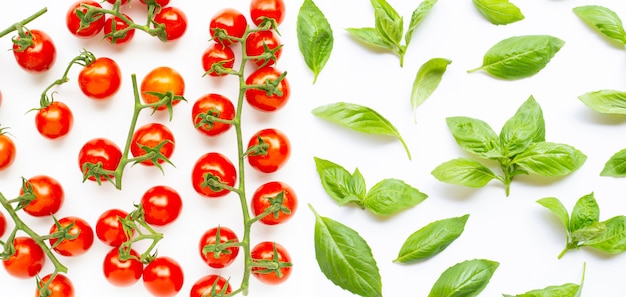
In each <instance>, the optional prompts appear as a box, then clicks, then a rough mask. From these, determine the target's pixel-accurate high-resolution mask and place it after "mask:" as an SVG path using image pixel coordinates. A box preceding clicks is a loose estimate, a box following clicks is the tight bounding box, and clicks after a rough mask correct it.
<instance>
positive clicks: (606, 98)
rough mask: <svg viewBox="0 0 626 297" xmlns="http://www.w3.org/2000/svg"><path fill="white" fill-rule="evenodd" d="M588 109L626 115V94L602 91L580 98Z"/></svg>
mask: <svg viewBox="0 0 626 297" xmlns="http://www.w3.org/2000/svg"><path fill="white" fill-rule="evenodd" d="M578 99H580V101H582V102H583V103H584V104H585V105H587V107H589V108H591V109H593V110H595V111H597V112H600V113H608V114H626V92H622V91H616V90H600V91H596V92H589V93H586V94H584V95H580V96H578Z"/></svg>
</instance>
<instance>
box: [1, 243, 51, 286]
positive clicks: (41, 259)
mask: <svg viewBox="0 0 626 297" xmlns="http://www.w3.org/2000/svg"><path fill="white" fill-rule="evenodd" d="M13 245H14V246H15V253H13V255H11V256H10V257H9V258H8V259H6V260H4V261H2V264H3V265H4V268H5V269H6V271H7V273H8V274H10V275H11V276H13V277H17V278H31V277H34V276H35V275H37V274H39V272H41V269H42V268H43V266H44V264H45V263H46V257H45V254H44V252H43V249H42V248H41V246H39V244H37V242H35V240H34V239H32V238H30V237H28V236H16V237H15V238H14V239H13Z"/></svg>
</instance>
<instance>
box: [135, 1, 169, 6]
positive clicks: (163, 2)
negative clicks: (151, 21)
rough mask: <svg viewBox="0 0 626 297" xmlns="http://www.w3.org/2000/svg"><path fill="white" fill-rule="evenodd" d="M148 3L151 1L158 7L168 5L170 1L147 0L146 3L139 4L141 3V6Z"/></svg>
mask: <svg viewBox="0 0 626 297" xmlns="http://www.w3.org/2000/svg"><path fill="white" fill-rule="evenodd" d="M150 1H153V2H154V3H156V4H157V5H160V6H166V5H168V4H169V3H170V0H148V1H146V0H141V1H139V2H141V3H143V4H147V2H150Z"/></svg>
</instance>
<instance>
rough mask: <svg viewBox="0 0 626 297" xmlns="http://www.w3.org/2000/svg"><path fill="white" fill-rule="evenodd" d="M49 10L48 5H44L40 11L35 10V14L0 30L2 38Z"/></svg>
mask: <svg viewBox="0 0 626 297" xmlns="http://www.w3.org/2000/svg"><path fill="white" fill-rule="evenodd" d="M47 11H48V8H47V7H44V8H42V9H40V10H39V11H37V12H35V13H34V14H33V15H31V16H29V17H27V18H25V19H23V20H22V21H20V22H18V23H15V24H14V25H11V26H10V27H8V28H6V29H4V30H2V31H0V38H2V37H4V36H5V35H7V34H9V33H11V32H13V31H15V30H17V27H23V26H25V25H26V24H28V23H30V22H32V21H33V20H34V19H36V18H38V17H40V16H41V15H43V14H44V13H46V12H47Z"/></svg>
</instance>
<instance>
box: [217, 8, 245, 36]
mask: <svg viewBox="0 0 626 297" xmlns="http://www.w3.org/2000/svg"><path fill="white" fill-rule="evenodd" d="M247 26H248V20H246V17H245V16H244V15H243V14H242V13H241V12H239V11H238V10H236V9H234V8H230V7H227V8H224V9H222V10H220V11H218V12H217V13H215V14H214V15H213V17H211V21H210V23H209V33H210V34H211V37H213V39H214V40H215V41H216V42H218V43H221V44H223V45H231V44H233V43H237V42H238V41H237V40H234V39H231V38H228V37H235V38H242V37H243V34H244V33H245V32H246V27H247ZM219 31H222V32H223V33H225V34H226V35H227V36H228V37H225V38H220V36H218V34H217V33H216V32H219Z"/></svg>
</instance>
